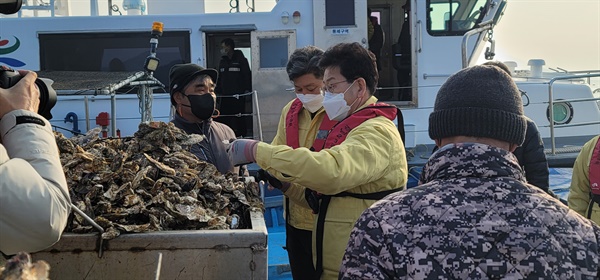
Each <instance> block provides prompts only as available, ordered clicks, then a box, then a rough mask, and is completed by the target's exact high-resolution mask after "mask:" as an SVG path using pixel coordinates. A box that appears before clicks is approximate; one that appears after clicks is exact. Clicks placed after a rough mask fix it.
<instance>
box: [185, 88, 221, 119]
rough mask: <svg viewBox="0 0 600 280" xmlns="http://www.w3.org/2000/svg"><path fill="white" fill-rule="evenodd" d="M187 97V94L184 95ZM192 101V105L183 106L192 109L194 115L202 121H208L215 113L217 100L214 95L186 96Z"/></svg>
mask: <svg viewBox="0 0 600 280" xmlns="http://www.w3.org/2000/svg"><path fill="white" fill-rule="evenodd" d="M184 95H185V94H184ZM185 96H186V97H187V98H188V100H189V101H190V105H183V104H181V106H185V107H190V108H192V114H194V116H196V117H197V118H199V119H201V120H204V121H205V120H208V119H210V117H212V115H213V113H214V112H215V99H214V98H213V96H212V94H210V93H205V94H202V95H185Z"/></svg>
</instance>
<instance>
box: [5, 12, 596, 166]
mask: <svg viewBox="0 0 600 280" xmlns="http://www.w3.org/2000/svg"><path fill="white" fill-rule="evenodd" d="M27 2H34V3H37V0H29V1H25V4H24V6H23V8H22V9H21V11H20V12H19V13H18V14H16V15H13V16H3V17H2V18H0V26H1V28H0V40H1V41H0V42H3V44H0V63H3V64H8V66H9V67H13V68H25V69H32V70H38V71H40V76H41V77H44V76H46V77H47V78H50V79H53V78H54V80H55V87H56V88H57V91H58V94H59V101H58V103H57V104H56V106H55V107H54V108H53V110H52V113H53V115H54V116H55V119H53V120H52V121H51V122H52V124H53V125H55V126H56V127H57V128H58V127H62V128H64V127H66V126H69V125H70V126H71V127H69V128H68V130H64V129H63V130H61V131H62V132H64V133H65V134H66V135H69V134H70V133H71V131H88V130H90V129H91V128H93V127H95V126H101V127H103V129H104V130H105V132H106V134H107V135H108V136H112V137H116V136H117V134H118V133H117V132H120V133H119V134H120V135H121V136H127V135H131V134H133V133H134V132H135V131H136V130H137V124H139V122H140V121H148V120H159V121H168V120H169V118H170V116H171V115H172V112H171V108H170V104H169V98H168V93H166V91H167V86H168V78H167V75H168V69H169V68H170V66H172V65H173V64H175V63H183V62H194V63H197V64H199V65H203V66H205V67H211V68H217V67H218V61H219V59H220V54H219V45H220V42H221V40H222V39H224V38H232V39H233V40H234V41H235V42H236V47H237V49H240V50H242V52H244V53H245V54H246V56H247V57H248V58H249V61H250V63H251V70H252V76H253V89H254V92H253V93H246V94H247V95H252V103H249V104H248V105H247V110H246V111H245V112H240V114H237V115H236V116H238V117H242V118H251V119H252V126H251V130H252V131H251V132H250V133H249V135H251V136H250V137H253V138H255V139H260V140H263V141H267V142H268V141H270V140H271V139H272V138H273V137H274V135H275V133H276V129H277V122H278V121H279V116H280V110H281V108H282V107H283V106H284V105H285V104H286V103H287V102H288V101H290V100H291V99H292V98H294V94H293V93H292V92H289V90H288V91H286V89H289V88H290V87H291V84H290V82H289V80H288V79H287V75H286V72H285V64H286V62H287V58H288V56H289V55H290V54H291V52H292V51H293V50H294V49H295V48H297V47H302V46H305V45H316V46H318V47H321V48H323V49H326V48H327V47H329V46H331V45H333V44H336V43H339V42H353V41H354V42H360V43H361V44H363V45H364V46H365V47H368V23H367V19H366V14H367V9H370V10H371V16H373V17H375V18H376V19H377V21H378V22H379V24H380V26H381V27H382V29H383V31H384V34H385V42H386V43H385V44H384V45H383V47H382V51H381V58H380V61H379V62H380V63H379V64H380V65H379V66H380V68H381V69H380V82H379V86H378V89H377V91H378V92H377V96H378V97H379V98H380V100H381V101H384V102H388V103H391V104H394V105H396V106H398V107H399V108H401V109H402V112H403V115H404V130H405V131H406V141H405V142H406V143H405V145H406V147H407V148H408V150H409V156H410V157H409V164H410V165H421V164H423V163H424V161H425V160H426V159H427V158H428V156H429V153H431V148H432V147H433V141H432V140H431V139H429V135H428V133H427V127H428V122H427V120H428V116H429V113H430V112H431V110H432V107H433V103H434V100H435V95H436V92H437V90H438V88H439V87H440V85H441V84H442V83H443V82H444V81H445V80H446V79H447V78H448V76H450V75H451V74H452V73H454V72H456V71H458V70H460V69H462V68H464V67H467V66H470V65H474V64H478V63H480V61H481V58H485V59H488V60H492V59H494V55H495V53H494V52H495V40H494V37H493V30H494V27H495V26H496V25H497V24H498V23H499V22H500V21H501V19H502V15H503V13H504V12H505V9H506V7H507V5H509V3H508V2H509V1H507V0H485V1H468V0H460V1H448V0H428V1H416V0H404V1H394V0H366V1H362V0H361V1H355V0H315V1H293V0H280V1H275V3H274V4H273V8H272V9H271V10H269V11H264V12H254V6H255V4H253V3H254V2H255V1H246V2H245V3H243V1H239V0H234V1H231V3H232V4H231V5H232V8H231V13H207V12H205V10H206V8H205V7H206V6H207V5H208V4H207V2H209V1H203V0H196V1H171V2H168V3H169V4H166V2H164V1H160V0H147V2H144V1H141V0H136V1H133V0H128V1H124V2H123V4H122V5H121V6H119V5H118V4H115V3H113V1H108V3H107V4H108V6H104V5H100V3H102V4H104V2H100V1H98V0H91V1H89V9H90V10H89V11H90V12H89V14H88V15H85V16H79V14H76V12H75V7H76V5H80V3H77V1H73V0H54V1H50V2H49V4H43V5H42V4H40V5H33V3H27ZM136 3H137V4H136ZM136 5H137V6H136ZM244 5H245V6H244ZM86 7H87V6H86ZM409 7H412V8H409ZM121 11H124V12H125V14H123V13H122V12H121ZM239 11H248V12H239ZM450 11H452V12H450ZM117 12H118V13H117ZM153 22H160V23H163V24H164V32H163V33H162V35H161V36H160V37H156V38H155V39H156V41H155V43H157V44H156V45H155V46H154V50H155V53H151V51H150V50H151V48H150V44H149V43H148V42H149V40H150V39H151V28H152V26H153ZM403 27H404V28H403ZM396 38H398V40H396ZM400 41H402V42H400ZM401 45H404V46H408V47H405V48H404V49H402V48H401V50H398V46H401ZM152 55H154V56H155V57H157V58H159V59H160V60H159V61H160V63H159V66H158V68H157V69H156V71H148V70H145V69H144V67H143V65H144V63H145V60H146V59H147V58H148V57H150V56H152ZM111 61H112V62H115V61H120V62H121V64H120V66H119V68H114V66H113V68H111ZM506 63H507V65H509V66H511V67H513V69H514V70H513V76H514V79H515V82H516V83H517V85H518V86H519V88H520V89H522V90H523V91H524V92H525V93H524V94H523V102H524V106H525V107H524V108H525V113H526V115H527V116H528V117H530V118H531V119H532V120H534V121H535V122H536V124H537V125H538V127H539V130H540V133H541V135H542V137H543V139H544V143H545V145H546V148H547V151H548V158H549V162H550V164H551V166H567V167H568V166H570V165H572V162H573V160H574V157H575V156H576V154H577V152H578V151H579V149H580V147H581V146H582V145H583V143H585V141H586V140H589V139H591V138H592V137H593V136H595V135H598V134H600V105H599V104H600V103H599V102H600V101H598V95H599V90H598V89H593V88H592V87H591V86H590V83H589V81H590V78H593V77H598V76H600V70H582V71H566V70H564V71H563V70H560V68H559V70H557V69H551V70H550V71H545V70H546V69H544V68H543V66H544V64H545V61H544V60H541V59H532V60H530V61H529V63H528V64H529V67H528V68H525V69H523V68H522V67H521V68H517V67H516V65H515V64H514V63H513V62H510V61H508V62H506ZM394 64H396V65H394ZM394 66H396V68H398V69H403V70H402V75H405V76H404V77H403V78H402V79H401V84H400V83H399V82H398V79H397V76H398V75H397V73H399V72H400V71H397V70H396V69H394ZM552 70H553V71H552ZM63 71H67V72H66V73H60V72H63ZM111 71H125V72H130V73H129V75H126V76H125V77H116V78H114V79H112V80H109V79H108V78H106V77H104V76H101V75H102V74H99V72H111ZM73 73H76V74H73ZM55 74H56V75H58V74H60V75H63V78H64V76H65V75H66V78H67V79H66V80H64V79H61V78H60V77H56V76H53V75H55ZM60 75H59V76H60ZM75 75H77V79H79V80H91V79H93V78H94V77H96V78H97V79H96V80H97V81H98V80H100V81H102V82H104V83H105V84H104V85H94V84H93V83H91V84H73V80H74V79H75ZM165 85H167V86H165ZM594 92H596V96H594ZM129 93H133V94H129ZM136 93H137V94H136ZM240 95H244V93H240ZM138 96H139V97H138ZM238 97H239V96H238ZM221 98H226V97H221ZM100 113H105V114H102V116H100ZM67 116H69V117H67ZM74 117H76V118H74ZM107 118H108V123H106V122H105V121H100V122H98V120H99V119H100V120H103V119H104V120H106V119H107ZM550 119H553V120H554V121H552V122H551V121H550ZM93 121H96V124H93V123H92V122H93ZM217 121H218V118H217ZM67 122H68V123H69V124H67ZM59 130H60V129H59Z"/></svg>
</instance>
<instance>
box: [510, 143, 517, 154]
mask: <svg viewBox="0 0 600 280" xmlns="http://www.w3.org/2000/svg"><path fill="white" fill-rule="evenodd" d="M518 147H519V145H517V144H510V145H509V146H508V150H509V151H510V152H511V153H512V152H514V151H515V150H516V149H517V148H518Z"/></svg>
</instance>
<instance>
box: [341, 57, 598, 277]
mask: <svg viewBox="0 0 600 280" xmlns="http://www.w3.org/2000/svg"><path fill="white" fill-rule="evenodd" d="M520 95H521V94H520V92H519V89H518V88H517V85H516V84H515V83H514V81H513V80H512V79H511V77H510V76H509V75H508V74H507V73H505V72H504V71H502V70H501V69H499V68H498V67H494V66H489V65H477V66H473V67H469V68H466V69H463V70H461V71H459V72H457V73H456V74H454V75H452V76H450V77H449V78H448V80H447V81H446V82H445V83H444V84H443V85H442V87H441V88H440V90H439V91H438V94H437V96H436V100H435V104H434V109H433V112H432V113H431V115H430V116H429V136H430V137H431V139H433V140H434V141H435V143H436V145H437V146H439V147H440V149H439V150H438V151H437V152H436V153H435V154H434V155H432V157H431V158H430V159H429V160H428V162H427V164H426V165H425V168H424V170H423V176H422V177H421V182H420V183H422V185H420V186H418V187H416V188H412V189H408V190H406V191H403V192H397V193H394V194H391V195H389V196H387V197H385V198H384V199H382V200H380V201H378V202H376V203H375V204H373V205H372V206H371V207H369V208H368V209H367V210H366V211H364V212H363V213H362V215H361V216H360V218H359V219H358V221H357V222H356V224H355V226H354V229H353V230H352V232H351V235H350V240H349V242H348V247H347V249H346V252H345V255H344V258H343V262H342V266H341V270H340V275H339V279H598V277H599V276H600V275H599V272H600V264H599V262H598V259H599V258H600V227H599V226H598V225H596V224H595V223H593V222H592V221H590V220H587V219H585V218H584V217H582V216H581V215H579V214H577V213H575V212H574V211H571V210H570V209H569V208H568V207H567V206H566V205H564V204H562V203H561V202H560V201H559V200H557V199H555V198H553V197H552V196H550V195H548V194H547V193H545V192H543V191H542V190H540V189H539V188H537V187H535V186H533V185H531V184H528V183H527V181H526V180H525V175H524V174H523V171H522V170H521V167H520V165H519V163H518V162H517V159H516V157H515V156H514V154H512V153H511V151H514V150H515V149H516V147H517V146H518V145H520V144H521V143H523V141H524V140H525V130H526V125H527V124H526V120H525V118H524V115H523V105H522V101H521V96H520Z"/></svg>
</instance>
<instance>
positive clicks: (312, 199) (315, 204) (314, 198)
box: [304, 189, 321, 215]
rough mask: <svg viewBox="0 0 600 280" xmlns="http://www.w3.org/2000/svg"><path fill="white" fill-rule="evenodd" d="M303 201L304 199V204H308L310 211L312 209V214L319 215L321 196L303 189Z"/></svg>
mask: <svg viewBox="0 0 600 280" xmlns="http://www.w3.org/2000/svg"><path fill="white" fill-rule="evenodd" d="M304 199H306V202H307V203H308V206H309V207H310V209H312V212H313V214H315V215H316V214H319V206H320V205H321V204H320V202H321V195H320V194H319V193H317V192H315V191H313V190H311V189H305V190H304Z"/></svg>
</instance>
